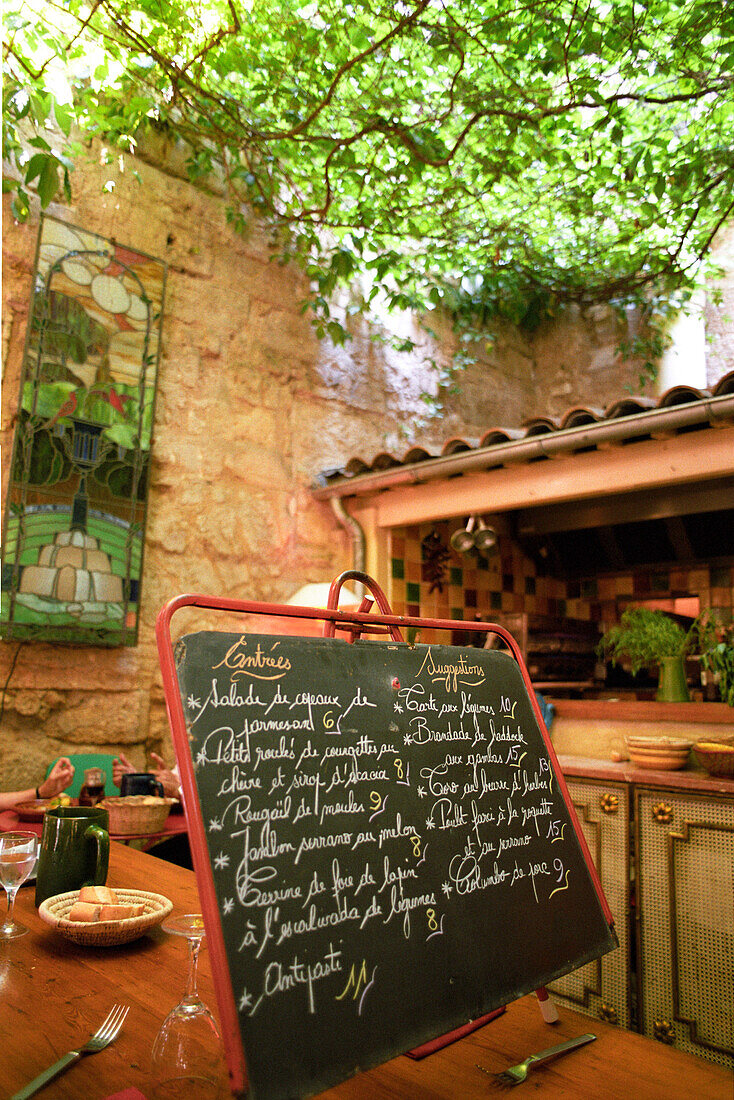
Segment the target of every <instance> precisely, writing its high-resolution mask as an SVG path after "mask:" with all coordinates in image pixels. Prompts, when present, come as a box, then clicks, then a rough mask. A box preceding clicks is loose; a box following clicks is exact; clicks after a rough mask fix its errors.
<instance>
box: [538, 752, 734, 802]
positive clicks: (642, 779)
mask: <svg viewBox="0 0 734 1100" xmlns="http://www.w3.org/2000/svg"><path fill="white" fill-rule="evenodd" d="M558 763H559V765H560V768H561V771H562V772H563V774H564V776H569V777H573V778H574V779H603V780H606V781H607V782H616V783H634V784H636V785H637V786H653V787H668V788H670V789H671V790H678V791H692V792H695V793H698V794H700V793H705V794H725V795H726V794H728V795H734V779H725V778H723V777H721V776H716V775H709V774H708V773H707V772H705V771H703V770H701V769H694V768H680V769H678V770H677V771H658V770H657V769H652V768H640V767H638V766H637V764H633V763H632V761H631V760H623V761H621V762H620V763H616V762H614V761H612V760H599V759H596V758H595V757H584V756H572V755H567V754H562V755H559V757H558Z"/></svg>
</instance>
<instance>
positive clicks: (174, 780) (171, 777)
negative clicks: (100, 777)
mask: <svg viewBox="0 0 734 1100" xmlns="http://www.w3.org/2000/svg"><path fill="white" fill-rule="evenodd" d="M150 757H151V760H152V761H153V763H154V765H155V767H154V768H153V775H154V776H155V777H156V779H157V780H158V782H159V783H161V784H162V786H163V793H164V794H165V795H166V796H167V797H168V798H180V797H181V781H180V779H179V777H178V772H177V771H176V769H174V770H173V771H171V769H170V768H167V767H166V763H165V761H164V760H163V758H162V757H160V756H159V755H158V753H157V752H152V753H151V754H150ZM137 770H138V769H137V768H136V767H135V765H134V764H131V763H130V761H129V760H128V758H127V757H126V756H125V754H124V752H121V753H120V755H119V756H116V757H115V759H114V760H113V761H112V782H113V783H114V784H115V786H116V787H119V786H120V784H121V783H122V777H123V775H126V774H130V773H131V772H136V771H137Z"/></svg>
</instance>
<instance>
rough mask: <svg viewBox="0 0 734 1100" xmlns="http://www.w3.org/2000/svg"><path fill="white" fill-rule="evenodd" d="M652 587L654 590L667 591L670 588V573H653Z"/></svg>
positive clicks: (651, 576)
mask: <svg viewBox="0 0 734 1100" xmlns="http://www.w3.org/2000/svg"><path fill="white" fill-rule="evenodd" d="M650 588H651V590H652V591H653V592H667V591H668V590H669V588H670V574H669V573H667V572H666V573H651V574H650Z"/></svg>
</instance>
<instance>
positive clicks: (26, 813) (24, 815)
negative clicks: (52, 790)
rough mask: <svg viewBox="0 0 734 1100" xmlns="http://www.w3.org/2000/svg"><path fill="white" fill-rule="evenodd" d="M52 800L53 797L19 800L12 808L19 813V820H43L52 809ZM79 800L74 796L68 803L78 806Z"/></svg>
mask: <svg viewBox="0 0 734 1100" xmlns="http://www.w3.org/2000/svg"><path fill="white" fill-rule="evenodd" d="M52 802H53V799H52V798H31V799H30V801H28V802H17V803H16V804H15V806H11V807H10V809H11V810H13V811H14V812H15V813H16V814H17V815H18V819H19V821H43V815H44V814H45V813H46V810H49V809H51V803H52ZM77 802H78V799H76V798H72V799H71V801H70V802H68V803H67V805H69V806H76V805H77ZM56 805H58V803H56Z"/></svg>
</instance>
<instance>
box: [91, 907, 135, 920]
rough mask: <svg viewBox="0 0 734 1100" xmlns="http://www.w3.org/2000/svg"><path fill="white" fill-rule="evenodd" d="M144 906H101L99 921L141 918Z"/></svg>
mask: <svg viewBox="0 0 734 1100" xmlns="http://www.w3.org/2000/svg"><path fill="white" fill-rule="evenodd" d="M144 912H145V906H144V905H103V906H102V908H101V910H100V914H99V918H98V919H99V920H128V918H129V917H142V915H143V913H144Z"/></svg>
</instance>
